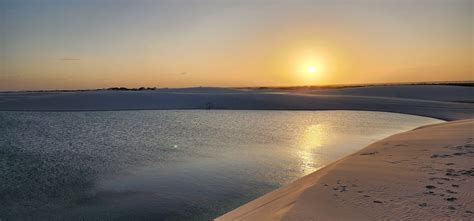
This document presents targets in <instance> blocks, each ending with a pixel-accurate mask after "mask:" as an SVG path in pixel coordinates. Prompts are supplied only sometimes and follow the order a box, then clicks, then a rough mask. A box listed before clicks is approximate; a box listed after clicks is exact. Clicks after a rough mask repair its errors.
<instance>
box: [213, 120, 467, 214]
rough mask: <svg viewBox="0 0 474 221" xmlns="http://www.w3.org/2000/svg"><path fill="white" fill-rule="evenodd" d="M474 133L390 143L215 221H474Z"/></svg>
mask: <svg viewBox="0 0 474 221" xmlns="http://www.w3.org/2000/svg"><path fill="white" fill-rule="evenodd" d="M473 128H474V119H467V120H459V121H451V122H445V123H439V124H432V125H425V126H420V127H418V128H415V129H413V130H410V131H406V132H402V133H399V134H395V135H391V136H389V137H387V138H384V139H382V140H379V141H377V142H375V143H373V144H370V145H368V146H366V147H365V148H363V149H362V150H360V151H358V152H356V153H354V154H351V155H349V156H346V157H344V158H342V159H340V160H338V161H336V162H333V163H331V164H329V165H327V166H325V167H323V168H322V169H320V170H317V171H315V172H313V173H311V174H309V175H307V176H305V177H303V178H301V179H298V180H296V181H294V182H293V183H291V184H289V185H287V186H283V187H281V188H278V189H276V190H274V191H272V192H270V193H267V194H265V195H263V196H261V197H259V198H257V199H255V200H253V201H250V202H248V203H246V204H244V205H242V206H240V207H238V208H236V209H234V210H232V211H229V212H228V213H226V214H224V215H222V216H220V217H218V218H216V220H219V221H220V220H312V219H316V220H328V219H338V220H380V219H403V218H405V219H436V218H438V219H443V218H444V219H469V218H473V217H474V202H472V201H471V200H472V199H473V198H474V194H471V193H470V188H469V187H470V186H473V185H474V178H473V176H474V168H472V163H469V160H470V159H469V158H471V157H474V143H473V136H474V134H473V132H474V131H473V130H474V129H473ZM371 208H376V210H374V209H372V210H371Z"/></svg>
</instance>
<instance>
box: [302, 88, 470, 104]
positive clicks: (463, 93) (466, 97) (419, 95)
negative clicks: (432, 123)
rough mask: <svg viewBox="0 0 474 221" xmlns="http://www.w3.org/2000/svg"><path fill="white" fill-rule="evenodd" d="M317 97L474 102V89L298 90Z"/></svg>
mask: <svg viewBox="0 0 474 221" xmlns="http://www.w3.org/2000/svg"><path fill="white" fill-rule="evenodd" d="M299 91H300V92H301V93H309V94H319V95H351V96H375V97H391V98H408V99H420V100H435V101H452V102H471V103H472V102H474V88H473V87H460V86H449V85H398V86H367V87H354V88H341V89H315V90H299Z"/></svg>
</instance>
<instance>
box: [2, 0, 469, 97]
mask: <svg viewBox="0 0 474 221" xmlns="http://www.w3.org/2000/svg"><path fill="white" fill-rule="evenodd" d="M473 11H474V9H473V1H472V0H313V1H290V0H287V1H283V0H281V1H276V0H275V1H271V0H260V1H259V0H235V1H231V0H213V1H210V0H209V1H191V0H188V1H185V0H175V1H172V0H168V1H159V0H154V1H152V0H1V1H0V68H1V69H0V90H36V89H86V88H104V87H115V86H125V87H139V86H146V87H150V86H152V87H154V86H156V87H189V86H289V85H326V84H359V83H381V82H415V81H451V80H474V68H473V63H474V43H473V37H474V31H473V29H474V25H473V20H474V16H473Z"/></svg>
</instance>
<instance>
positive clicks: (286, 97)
mask: <svg viewBox="0 0 474 221" xmlns="http://www.w3.org/2000/svg"><path fill="white" fill-rule="evenodd" d="M392 87H393V88H395V89H397V87H396V86H392ZM437 87H441V86H437ZM362 89H363V88H362ZM395 89H394V90H395ZM432 89H433V88H432V87H428V88H426V90H429V91H430V90H432ZM468 89H470V90H471V91H472V92H474V88H468ZM334 90H335V89H334ZM334 90H333V89H331V90H328V91H334ZM337 90H339V89H337ZM340 90H344V89H340ZM359 90H361V89H359ZM365 90H370V91H369V92H370V93H369V92H367V93H364V94H365V95H370V96H354V95H349V94H340V95H321V94H318V95H315V94H311V93H301V92H300V91H293V92H283V91H268V90H257V89H254V90H243V89H242V90H236V89H226V88H184V89H160V90H157V91H86V92H46V93H38V92H33V93H25V92H22V93H0V110H13V111H19V110H23V111H86V110H96V111H101V110H159V109H206V108H211V109H247V110H367V111H386V112H397V113H405V114H414V115H422V116H427V117H434V118H438V119H443V120H458V119H466V118H473V117H474V104H473V103H454V102H444V101H435V99H436V97H437V96H438V93H437V94H434V93H428V92H424V89H423V88H417V93H418V94H422V93H425V94H430V95H431V97H428V98H430V99H428V100H420V99H407V98H400V97H396V96H395V97H380V96H378V90H373V89H371V88H370V87H368V88H365ZM397 90H398V89H397ZM440 90H441V91H443V90H442V89H440ZM465 90H466V87H455V88H450V89H449V93H448V91H446V90H444V91H445V92H446V94H445V95H444V96H447V97H450V99H452V100H456V99H458V98H457V97H456V96H457V95H458V94H464V93H466V91H465ZM472 94H474V93H472ZM414 95H416V94H413V96H414ZM387 96H388V95H387ZM414 97H416V96H414ZM463 99H464V98H463Z"/></svg>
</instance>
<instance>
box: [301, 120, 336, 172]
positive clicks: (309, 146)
mask: <svg viewBox="0 0 474 221" xmlns="http://www.w3.org/2000/svg"><path fill="white" fill-rule="evenodd" d="M328 135H329V128H328V127H327V126H326V125H324V124H313V125H309V126H308V127H306V129H305V130H304V132H303V134H302V137H301V139H300V143H299V145H298V147H299V148H298V151H297V155H298V157H299V158H300V160H301V171H302V173H303V174H304V175H306V174H309V173H311V172H314V171H316V170H317V169H319V168H321V167H322V166H323V165H322V163H321V162H320V160H319V159H318V158H319V157H318V155H317V154H315V153H317V152H319V151H318V150H319V149H321V147H322V146H323V145H324V144H325V143H326V141H327V139H328Z"/></svg>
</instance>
